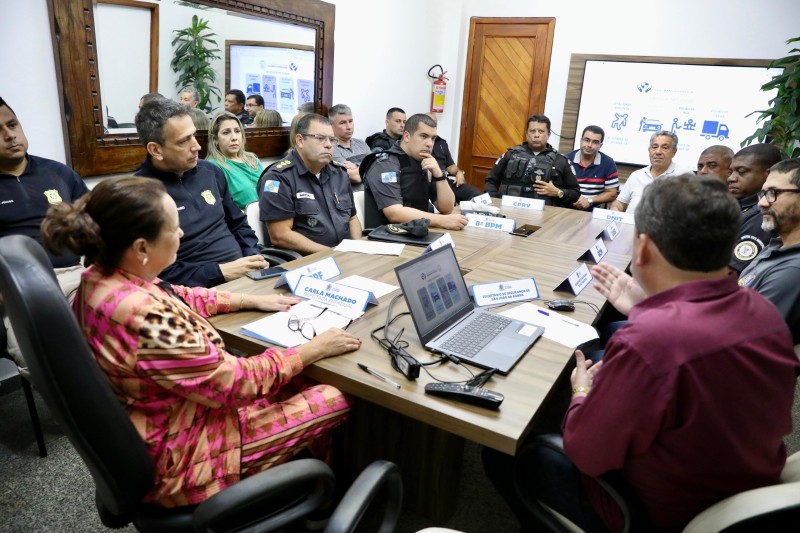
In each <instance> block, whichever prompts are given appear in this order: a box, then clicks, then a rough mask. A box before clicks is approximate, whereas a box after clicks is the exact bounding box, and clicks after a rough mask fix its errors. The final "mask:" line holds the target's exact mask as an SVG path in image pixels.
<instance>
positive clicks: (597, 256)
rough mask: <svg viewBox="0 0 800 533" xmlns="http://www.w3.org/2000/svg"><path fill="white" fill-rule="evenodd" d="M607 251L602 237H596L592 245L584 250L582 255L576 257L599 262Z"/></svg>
mask: <svg viewBox="0 0 800 533" xmlns="http://www.w3.org/2000/svg"><path fill="white" fill-rule="evenodd" d="M607 253H608V248H606V243H604V242H603V239H597V241H596V242H595V243H594V244H593V245H592V247H591V248H589V249H588V250H586V251H585V252H584V253H583V255H582V256H580V257H579V258H578V261H591V262H592V263H599V262H600V260H601V259H603V257H605V255H606V254H607Z"/></svg>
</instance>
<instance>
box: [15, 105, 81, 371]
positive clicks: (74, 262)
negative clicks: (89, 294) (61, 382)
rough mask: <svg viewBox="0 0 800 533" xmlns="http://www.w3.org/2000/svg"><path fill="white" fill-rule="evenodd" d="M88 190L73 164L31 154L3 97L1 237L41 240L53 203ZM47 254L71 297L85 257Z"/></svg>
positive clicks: (22, 363) (20, 361)
mask: <svg viewBox="0 0 800 533" xmlns="http://www.w3.org/2000/svg"><path fill="white" fill-rule="evenodd" d="M87 192H89V189H88V188H87V187H86V184H85V183H84V182H83V180H82V179H81V177H80V176H78V174H76V173H75V171H74V170H72V169H71V168H69V167H68V166H66V165H63V164H61V163H59V162H57V161H52V160H50V159H45V158H43V157H37V156H35V155H31V154H29V153H28V138H27V137H26V136H25V132H24V131H23V130H22V124H20V122H19V120H18V119H17V115H16V114H15V113H14V111H13V110H12V109H11V108H10V107H9V106H8V104H6V102H5V101H4V100H3V99H2V98H0V237H5V236H6V235H27V236H28V237H31V238H32V239H34V240H35V241H36V242H38V243H39V244H41V243H42V235H41V232H40V229H39V227H40V226H41V223H42V219H44V217H45V215H46V214H47V210H48V209H49V208H50V206H51V205H53V204H58V203H61V202H69V203H72V202H74V201H75V200H77V199H78V198H80V197H81V196H83V195H84V194H86V193H87ZM45 251H47V250H45ZM47 255H48V257H49V258H50V262H51V263H52V265H53V268H54V269H55V272H56V278H57V279H58V283H59V285H60V286H61V290H62V291H63V292H64V295H65V296H66V297H67V299H69V300H71V299H72V298H73V297H74V296H75V291H76V290H77V288H78V283H79V282H80V275H81V272H83V270H84V269H83V266H81V264H80V257H78V256H76V255H74V254H72V253H70V252H68V251H65V252H64V253H62V254H61V255H55V254H52V253H50V252H49V251H47ZM4 321H5V323H6V330H7V334H8V339H7V346H6V350H7V351H8V353H9V354H10V355H11V356H12V357H13V358H14V360H15V361H16V363H17V366H19V367H20V372H21V373H23V374H26V371H25V367H26V365H25V361H24V360H23V359H22V355H21V354H20V351H19V345H18V344H17V341H16V338H15V337H14V333H13V331H11V329H10V327H9V324H8V320H7V319H4ZM0 349H2V347H0Z"/></svg>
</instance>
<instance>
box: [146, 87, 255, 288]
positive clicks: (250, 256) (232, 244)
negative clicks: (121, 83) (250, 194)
mask: <svg viewBox="0 0 800 533" xmlns="http://www.w3.org/2000/svg"><path fill="white" fill-rule="evenodd" d="M136 131H138V132H139V138H140V139H141V141H142V144H143V145H144V146H145V148H146V149H147V157H146V158H145V160H144V162H143V163H142V167H141V168H140V169H139V171H138V172H136V175H137V176H145V177H149V178H156V179H158V180H161V181H162V182H163V183H164V186H165V187H166V188H167V193H169V195H170V196H171V197H172V199H173V200H175V203H176V204H177V206H178V215H179V216H180V225H181V229H182V230H183V237H182V238H181V245H180V247H179V248H178V259H177V261H175V263H173V264H172V265H170V266H169V267H167V269H166V270H164V271H163V272H161V274H160V275H159V277H160V278H161V279H164V280H166V281H168V282H170V283H176V284H179V285H186V286H189V287H213V286H215V285H219V284H220V283H224V282H226V281H231V280H234V279H237V278H240V277H242V276H244V275H245V273H246V272H249V271H251V270H258V269H261V268H266V267H268V266H269V264H268V263H267V261H266V259H264V258H263V257H262V256H261V255H260V254H259V253H258V238H257V237H256V234H255V233H254V232H253V230H252V229H251V228H250V226H249V225H248V224H247V218H246V217H245V215H244V213H242V211H241V210H240V209H239V208H238V207H236V204H234V203H233V199H232V198H231V193H230V190H229V189H228V182H227V181H226V180H225V175H224V174H223V173H222V171H221V170H220V169H219V167H217V166H215V165H212V164H211V163H209V162H208V161H199V160H198V157H197V155H198V152H200V145H199V144H198V143H197V140H195V138H194V133H195V131H196V130H195V127H194V123H193V122H192V118H191V116H190V115H189V110H188V108H187V107H186V106H182V105H180V104H179V103H177V102H173V101H172V100H167V99H166V98H156V99H154V100H151V101H150V102H147V103H145V104H144V106H142V108H141V109H140V110H139V112H138V113H137V114H136Z"/></svg>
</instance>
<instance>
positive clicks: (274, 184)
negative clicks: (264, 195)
mask: <svg viewBox="0 0 800 533" xmlns="http://www.w3.org/2000/svg"><path fill="white" fill-rule="evenodd" d="M280 188H281V182H280V181H278V180H267V181H265V182H264V192H278V189H280Z"/></svg>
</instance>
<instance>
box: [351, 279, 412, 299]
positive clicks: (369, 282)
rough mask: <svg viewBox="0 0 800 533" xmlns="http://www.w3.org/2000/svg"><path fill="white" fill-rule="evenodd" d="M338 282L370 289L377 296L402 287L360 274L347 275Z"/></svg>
mask: <svg viewBox="0 0 800 533" xmlns="http://www.w3.org/2000/svg"><path fill="white" fill-rule="evenodd" d="M336 283H338V284H340V285H347V286H348V287H355V288H356V289H363V290H365V291H369V292H371V293H372V294H374V295H375V298H381V297H383V296H386V295H387V294H389V293H390V292H394V291H396V290H397V289H399V288H400V287H399V286H398V285H392V284H390V283H384V282H382V281H375V280H374V279H369V278H365V277H364V276H358V275H355V274H354V275H352V276H347V277H346V278H344V279H340V280H339V281H337V282H336Z"/></svg>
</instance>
